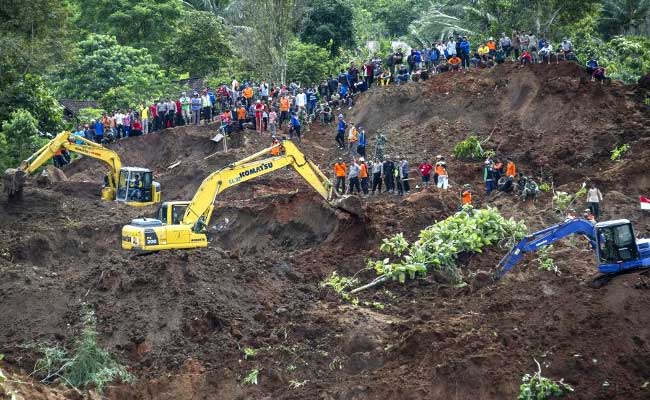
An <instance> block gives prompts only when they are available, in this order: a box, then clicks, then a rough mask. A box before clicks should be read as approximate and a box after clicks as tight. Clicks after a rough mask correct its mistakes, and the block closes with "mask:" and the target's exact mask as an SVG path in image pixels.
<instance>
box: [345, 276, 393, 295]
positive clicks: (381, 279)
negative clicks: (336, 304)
mask: <svg viewBox="0 0 650 400" xmlns="http://www.w3.org/2000/svg"><path fill="white" fill-rule="evenodd" d="M387 280H388V277H387V276H386V275H382V276H378V277H377V278H375V279H374V280H373V281H372V282H370V283H368V284H367V285H363V286H361V287H358V288H356V289H354V290H351V291H350V294H355V293H359V292H360V291H362V290H366V289H370V288H371V287H375V286H379V285H381V284H383V283H384V282H386V281H387Z"/></svg>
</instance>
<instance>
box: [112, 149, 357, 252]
mask: <svg viewBox="0 0 650 400" xmlns="http://www.w3.org/2000/svg"><path fill="white" fill-rule="evenodd" d="M269 155H270V156H269ZM286 166H291V167H293V168H294V169H295V170H296V172H298V174H300V176H301V177H302V178H304V179H305V181H307V183H308V184H309V185H311V187H313V188H314V189H315V190H316V191H317V192H318V193H319V194H320V195H321V196H322V197H323V198H324V199H325V200H327V201H331V200H333V196H335V192H334V191H333V190H332V184H331V182H330V181H329V179H328V178H327V177H326V176H325V175H324V174H323V173H322V172H321V171H320V170H319V169H318V167H317V166H316V165H315V164H314V163H312V162H311V161H310V160H307V159H306V158H305V155H304V154H303V153H302V152H301V151H300V150H299V149H298V147H296V145H295V144H294V143H293V142H291V141H289V140H284V141H282V142H281V143H278V144H276V145H274V146H271V147H269V148H267V149H264V150H262V151H260V152H258V153H255V154H253V155H251V156H249V157H246V158H244V159H243V160H240V161H238V162H236V163H233V164H230V165H228V166H227V167H225V168H222V169H220V170H218V171H215V172H213V173H212V174H210V175H208V177H207V178H205V179H204V180H203V182H202V183H201V186H199V189H198V190H197V192H196V194H195V195H194V198H193V199H192V200H191V201H167V202H164V203H162V205H161V206H160V208H159V211H158V216H157V217H158V218H157V219H152V218H140V219H135V220H133V221H131V224H129V225H126V226H124V227H123V228H122V248H123V249H126V250H137V251H143V252H149V251H157V250H167V249H190V248H195V247H207V246H208V237H207V226H208V224H209V222H210V218H211V216H212V211H213V208H214V205H213V203H214V200H215V198H216V197H217V195H218V194H219V193H221V192H223V191H224V190H226V189H228V188H230V187H232V186H235V185H238V184H240V183H243V182H246V181H249V180H251V179H255V178H258V177H260V176H262V175H265V174H268V173H270V172H273V171H277V170H279V169H280V168H283V167H286ZM355 199H356V197H355ZM339 207H341V208H343V209H347V208H346V206H345V205H343V206H339ZM348 207H349V206H348ZM349 212H351V213H354V212H353V211H349Z"/></svg>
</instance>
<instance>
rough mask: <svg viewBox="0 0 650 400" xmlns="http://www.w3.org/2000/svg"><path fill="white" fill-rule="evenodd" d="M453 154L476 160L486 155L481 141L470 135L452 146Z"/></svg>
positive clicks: (461, 157) (459, 157)
mask: <svg viewBox="0 0 650 400" xmlns="http://www.w3.org/2000/svg"><path fill="white" fill-rule="evenodd" d="M454 156H455V157H456V158H458V159H461V160H463V159H464V160H476V159H479V158H482V157H485V156H486V153H485V151H483V147H482V146H481V142H480V141H479V140H478V138H477V137H476V136H470V137H468V138H467V139H465V140H463V141H460V142H458V143H457V144H456V146H454Z"/></svg>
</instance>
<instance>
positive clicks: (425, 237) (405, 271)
mask: <svg viewBox="0 0 650 400" xmlns="http://www.w3.org/2000/svg"><path fill="white" fill-rule="evenodd" d="M526 231H527V229H526V225H525V224H524V223H523V221H521V222H516V221H515V220H513V219H506V218H504V217H503V216H502V215H501V214H500V213H499V212H498V211H497V210H496V209H493V208H489V207H488V208H487V209H473V208H472V207H471V206H465V207H464V208H463V210H461V211H459V212H458V213H456V214H454V215H452V216H450V217H449V218H447V219H445V220H443V221H440V222H437V223H436V224H434V225H432V226H430V227H428V228H426V229H424V230H422V231H421V232H420V235H419V237H418V240H417V241H415V242H414V243H412V244H410V245H409V244H408V243H406V244H405V242H406V241H405V239H404V238H403V237H402V236H401V235H395V236H393V237H392V238H390V239H384V241H383V243H382V246H381V250H382V251H384V252H387V253H390V254H392V255H395V256H397V257H400V258H401V260H400V261H398V262H390V260H389V259H388V258H386V259H384V260H378V261H372V260H371V261H369V262H368V267H370V268H374V269H375V271H376V272H377V274H378V275H380V276H385V277H387V278H390V279H392V280H397V281H399V282H404V281H405V280H406V277H407V276H408V277H409V278H411V279H413V278H415V277H416V276H417V275H421V276H422V275H425V274H426V273H427V272H428V271H434V270H435V271H437V272H439V273H441V274H442V275H443V276H445V277H446V278H448V279H449V280H450V281H452V282H457V283H459V282H462V273H461V270H460V269H459V267H458V266H457V265H456V260H457V258H458V255H459V254H460V253H463V252H467V253H480V252H481V251H482V249H483V248H484V247H486V246H491V245H495V244H499V243H501V244H503V245H506V246H511V245H513V244H514V243H515V242H516V241H518V240H519V239H521V238H523V237H524V236H525V235H526Z"/></svg>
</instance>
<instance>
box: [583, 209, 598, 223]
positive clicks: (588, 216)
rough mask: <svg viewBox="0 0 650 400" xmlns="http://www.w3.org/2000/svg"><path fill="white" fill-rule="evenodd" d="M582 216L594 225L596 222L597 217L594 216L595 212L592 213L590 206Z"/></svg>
mask: <svg viewBox="0 0 650 400" xmlns="http://www.w3.org/2000/svg"><path fill="white" fill-rule="evenodd" d="M582 218H584V219H586V220H587V221H589V222H591V223H592V224H594V225H595V224H596V217H594V214H592V212H591V210H590V209H588V208H587V209H585V210H584V211H583V212H582Z"/></svg>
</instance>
